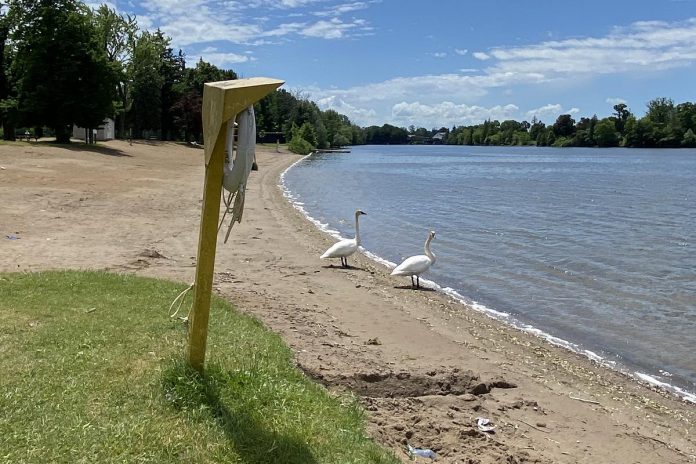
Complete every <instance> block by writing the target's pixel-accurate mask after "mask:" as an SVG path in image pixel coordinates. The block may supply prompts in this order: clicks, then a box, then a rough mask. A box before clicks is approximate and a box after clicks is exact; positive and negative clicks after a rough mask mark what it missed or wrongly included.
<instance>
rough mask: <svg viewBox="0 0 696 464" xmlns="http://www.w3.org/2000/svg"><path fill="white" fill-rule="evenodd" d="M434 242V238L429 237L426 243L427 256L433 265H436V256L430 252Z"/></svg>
mask: <svg viewBox="0 0 696 464" xmlns="http://www.w3.org/2000/svg"><path fill="white" fill-rule="evenodd" d="M432 241H433V236H432V235H429V236H428V239H427V240H426V241H425V247H424V248H425V255H426V256H427V257H428V258H430V261H432V263H431V264H435V259H436V258H435V255H434V254H433V252H432V251H430V242H432Z"/></svg>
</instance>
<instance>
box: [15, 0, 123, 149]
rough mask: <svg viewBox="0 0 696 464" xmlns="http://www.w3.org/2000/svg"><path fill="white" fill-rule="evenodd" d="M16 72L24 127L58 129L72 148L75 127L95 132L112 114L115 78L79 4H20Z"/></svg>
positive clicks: (73, 0) (48, 0)
mask: <svg viewBox="0 0 696 464" xmlns="http://www.w3.org/2000/svg"><path fill="white" fill-rule="evenodd" d="M10 8H11V11H13V12H14V13H15V18H16V19H17V23H16V25H17V27H16V30H15V32H14V34H13V39H14V41H15V43H16V46H17V55H16V59H15V61H14V69H15V72H16V75H17V76H18V85H17V87H18V88H17V93H18V109H19V116H20V119H21V121H22V122H24V123H25V124H26V125H30V126H44V125H45V126H48V127H50V128H53V129H54V131H55V134H56V141H57V142H58V143H69V142H70V134H71V132H72V125H73V123H75V124H78V125H81V126H83V127H87V128H91V127H97V126H98V125H100V124H101V123H102V122H103V120H104V119H105V118H106V117H107V116H111V115H112V114H113V100H114V97H115V88H116V76H115V75H114V73H113V70H112V68H111V67H110V66H109V64H108V62H107V59H106V55H105V53H104V50H103V48H102V47H100V46H99V42H98V40H97V34H96V31H95V29H94V28H93V27H92V24H91V22H90V21H89V18H88V10H87V9H86V7H85V6H84V5H83V4H82V3H81V2H79V1H77V0H15V1H12V2H11V3H10Z"/></svg>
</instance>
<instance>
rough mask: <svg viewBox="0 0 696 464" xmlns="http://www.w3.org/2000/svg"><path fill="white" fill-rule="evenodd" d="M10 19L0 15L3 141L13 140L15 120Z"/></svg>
mask: <svg viewBox="0 0 696 464" xmlns="http://www.w3.org/2000/svg"><path fill="white" fill-rule="evenodd" d="M9 34H10V19H9V18H8V15H7V13H5V12H2V13H0V121H2V129H3V132H2V136H3V139H4V140H14V139H15V122H16V120H17V99H16V98H15V96H16V94H15V90H16V89H15V87H14V85H13V84H14V79H13V78H12V75H11V73H10V69H11V66H10V64H11V60H10V57H11V54H10V50H11V47H9V46H8V45H9V44H8V39H9Z"/></svg>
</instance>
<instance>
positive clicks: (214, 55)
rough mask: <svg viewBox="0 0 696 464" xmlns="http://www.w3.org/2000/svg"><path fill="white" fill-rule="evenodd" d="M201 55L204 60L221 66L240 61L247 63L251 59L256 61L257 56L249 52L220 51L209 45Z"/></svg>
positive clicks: (227, 66)
mask: <svg viewBox="0 0 696 464" xmlns="http://www.w3.org/2000/svg"><path fill="white" fill-rule="evenodd" d="M200 56H201V57H202V58H203V60H204V61H207V62H209V63H212V64H214V65H216V66H219V67H221V68H229V67H230V65H233V64H238V63H246V62H249V61H256V58H254V57H253V56H250V55H249V54H248V53H247V54H245V55H240V54H238V53H225V52H219V51H217V49H215V48H213V47H209V48H207V49H205V50H203V51H202V52H201V53H200Z"/></svg>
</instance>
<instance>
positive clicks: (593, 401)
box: [568, 395, 600, 404]
mask: <svg viewBox="0 0 696 464" xmlns="http://www.w3.org/2000/svg"><path fill="white" fill-rule="evenodd" d="M568 397H569V398H570V399H571V400H576V401H582V402H583V403H590V404H600V402H599V401H595V400H586V399H585V398H578V397H576V396H573V395H568Z"/></svg>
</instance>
